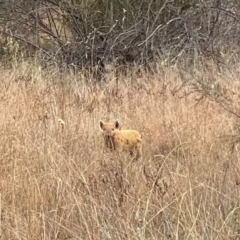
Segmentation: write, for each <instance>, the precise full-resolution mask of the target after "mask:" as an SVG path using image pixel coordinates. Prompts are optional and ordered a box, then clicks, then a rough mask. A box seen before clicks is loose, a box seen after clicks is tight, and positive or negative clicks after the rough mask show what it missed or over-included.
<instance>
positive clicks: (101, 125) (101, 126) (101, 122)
mask: <svg viewBox="0 0 240 240" xmlns="http://www.w3.org/2000/svg"><path fill="white" fill-rule="evenodd" d="M99 124H100V128H101V129H102V130H104V122H103V121H102V120H100V122H99Z"/></svg>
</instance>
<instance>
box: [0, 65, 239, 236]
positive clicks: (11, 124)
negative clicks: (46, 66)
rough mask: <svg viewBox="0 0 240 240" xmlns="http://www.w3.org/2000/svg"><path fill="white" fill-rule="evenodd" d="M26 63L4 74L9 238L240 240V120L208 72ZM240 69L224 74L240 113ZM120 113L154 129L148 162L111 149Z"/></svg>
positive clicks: (148, 137) (4, 204)
mask: <svg viewBox="0 0 240 240" xmlns="http://www.w3.org/2000/svg"><path fill="white" fill-rule="evenodd" d="M212 67H213V68H214V66H212ZM22 68H23V69H26V66H18V67H17V68H16V69H14V70H12V71H8V70H5V69H2V74H1V77H0V78H1V79H0V80H1V81H0V85H1V87H0V98H1V104H0V110H1V115H0V141H1V146H0V153H1V155H0V156H1V157H0V163H1V164H0V171H1V175H0V189H1V205H0V206H1V237H2V239H177V238H178V239H230V238H231V239H238V232H239V222H238V219H239V214H240V211H239V146H238V139H239V137H238V136H239V132H238V128H237V127H236V126H237V123H238V120H239V119H238V117H237V116H236V115H234V114H231V112H229V111H227V110H226V109H224V108H223V107H222V104H225V102H223V100H222V102H221V103H222V104H220V102H219V98H213V96H215V95H209V93H210V92H209V91H207V90H206V89H209V88H208V86H207V85H205V90H206V91H202V88H200V87H199V86H200V85H199V84H196V82H197V81H198V78H197V77H195V78H194V76H192V77H193V78H192V79H191V81H186V79H182V77H181V74H180V72H179V70H178V69H176V68H174V67H163V66H162V67H160V68H159V71H157V72H155V73H152V74H150V73H146V72H144V71H143V72H142V76H141V78H140V77H137V76H136V75H134V74H133V75H132V77H131V79H130V78H129V79H126V78H123V77H122V78H121V76H119V79H118V85H116V81H115V80H114V79H113V80H112V81H109V82H108V83H105V84H102V85H99V86H96V85H94V84H91V79H88V80H86V79H84V77H83V76H82V75H81V74H79V75H72V74H66V73H65V74H63V73H58V72H56V71H49V72H43V71H42V70H41V69H40V68H36V69H35V70H34V69H33V70H34V71H32V72H27V73H26V75H24V71H22ZM196 68H197V67H196ZM199 69H200V68H198V70H199ZM160 70H161V71H160ZM196 70H197V69H196ZM33 73H34V74H33ZM199 74H201V75H202V78H203V79H205V78H206V77H207V76H208V77H211V74H212V73H211V72H207V71H202V72H201V73H199ZM234 74H235V75H234ZM237 74H238V73H237V72H236V73H234V72H233V71H232V72H231V79H229V74H228V72H225V73H222V75H221V77H219V78H218V85H220V86H222V87H223V86H224V89H225V91H221V89H218V91H219V94H220V95H221V96H225V95H224V94H226V95H227V96H226V97H227V98H228V103H229V102H231V103H232V105H231V106H230V105H226V107H232V110H234V111H235V112H236V113H237V111H238V109H239V105H238V102H237V100H236V96H238V95H236V94H238V93H239V88H238V86H237V85H236V82H235V80H234V79H235V77H236V76H237ZM26 79H28V81H26ZM62 79H64V81H62ZM30 80H31V81H30ZM131 80H132V81H131ZM202 84H204V81H202ZM213 84H215V83H214V82H213ZM196 86H198V88H197V87H196ZM193 89H194V91H193ZM226 89H227V91H226ZM230 90H231V91H230ZM230 92H232V93H236V94H230ZM207 93H208V94H207ZM199 95H201V98H199ZM210 96H211V97H210ZM223 99H225V98H223ZM237 99H238V97H237ZM115 118H118V119H120V120H121V122H122V123H123V128H134V129H137V130H139V131H140V132H141V133H142V134H143V136H144V137H143V139H144V149H143V151H144V156H143V159H142V161H138V162H134V161H131V160H132V159H131V158H130V157H129V156H128V155H125V154H119V155H118V154H116V153H114V152H109V151H108V150H107V149H104V147H103V141H102V138H101V134H100V131H99V126H98V125H99V124H98V123H99V119H103V120H112V119H115ZM233 143H234V144H233ZM232 145H234V146H233V147H232Z"/></svg>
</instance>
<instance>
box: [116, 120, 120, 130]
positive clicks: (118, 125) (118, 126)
mask: <svg viewBox="0 0 240 240" xmlns="http://www.w3.org/2000/svg"><path fill="white" fill-rule="evenodd" d="M115 128H116V129H119V128H120V124H119V121H118V119H116V121H115Z"/></svg>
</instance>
